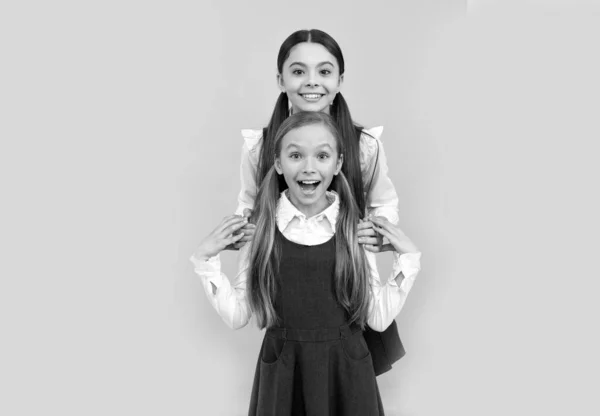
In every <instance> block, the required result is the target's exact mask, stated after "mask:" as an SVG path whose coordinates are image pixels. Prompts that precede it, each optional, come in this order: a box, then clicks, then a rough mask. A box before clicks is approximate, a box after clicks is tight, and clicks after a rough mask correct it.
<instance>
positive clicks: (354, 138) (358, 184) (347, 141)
mask: <svg viewBox="0 0 600 416" xmlns="http://www.w3.org/2000/svg"><path fill="white" fill-rule="evenodd" d="M331 115H332V117H333V119H334V120H335V121H336V124H337V127H338V129H339V132H340V135H341V136H342V140H344V150H345V155H344V164H343V166H342V171H343V172H344V175H345V176H346V178H347V181H348V183H349V184H350V189H351V190H352V196H353V197H354V200H355V201H356V204H357V205H358V209H359V212H360V218H363V217H364V213H365V210H366V201H365V194H364V192H365V191H364V185H363V178H362V171H361V167H360V134H361V132H362V128H360V127H358V126H356V125H355V124H354V122H353V121H352V116H351V115H350V109H349V108H348V104H347V103H346V100H345V99H344V97H343V95H342V93H341V92H340V93H337V95H336V96H335V99H334V100H333V103H332V105H331Z"/></svg>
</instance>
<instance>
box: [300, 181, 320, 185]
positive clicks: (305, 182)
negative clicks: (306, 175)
mask: <svg viewBox="0 0 600 416" xmlns="http://www.w3.org/2000/svg"><path fill="white" fill-rule="evenodd" d="M300 182H302V183H304V184H306V185H312V184H315V183H319V181H300Z"/></svg>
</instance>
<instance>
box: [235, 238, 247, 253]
mask: <svg viewBox="0 0 600 416" xmlns="http://www.w3.org/2000/svg"><path fill="white" fill-rule="evenodd" d="M245 245H246V241H244V239H243V238H242V239H241V240H240V241H237V242H235V243H234V244H233V247H234V250H239V249H240V248H242V247H244V246H245Z"/></svg>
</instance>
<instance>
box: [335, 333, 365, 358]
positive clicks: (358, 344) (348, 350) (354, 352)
mask: <svg viewBox="0 0 600 416" xmlns="http://www.w3.org/2000/svg"><path fill="white" fill-rule="evenodd" d="M341 342H342V349H343V350H344V354H345V355H346V357H348V358H349V359H351V360H353V361H362V360H364V359H366V358H367V357H370V356H371V352H370V351H369V347H368V346H367V342H366V341H365V338H364V337H363V334H362V331H357V332H355V333H354V334H352V335H351V336H349V337H347V338H342V340H341Z"/></svg>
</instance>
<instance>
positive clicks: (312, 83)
mask: <svg viewBox="0 0 600 416" xmlns="http://www.w3.org/2000/svg"><path fill="white" fill-rule="evenodd" d="M306 86H307V87H318V86H319V83H318V82H317V74H316V72H315V71H311V72H309V74H308V81H307V82H306Z"/></svg>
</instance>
